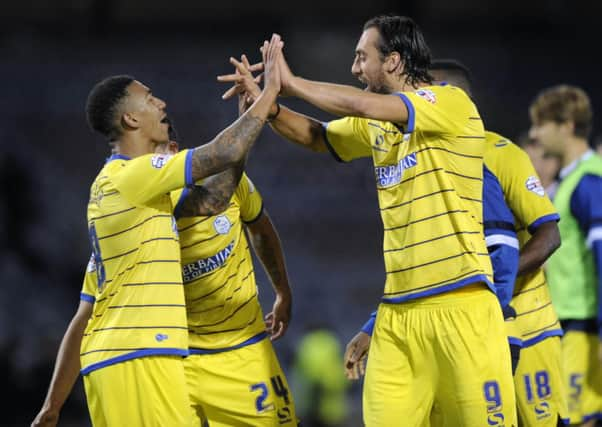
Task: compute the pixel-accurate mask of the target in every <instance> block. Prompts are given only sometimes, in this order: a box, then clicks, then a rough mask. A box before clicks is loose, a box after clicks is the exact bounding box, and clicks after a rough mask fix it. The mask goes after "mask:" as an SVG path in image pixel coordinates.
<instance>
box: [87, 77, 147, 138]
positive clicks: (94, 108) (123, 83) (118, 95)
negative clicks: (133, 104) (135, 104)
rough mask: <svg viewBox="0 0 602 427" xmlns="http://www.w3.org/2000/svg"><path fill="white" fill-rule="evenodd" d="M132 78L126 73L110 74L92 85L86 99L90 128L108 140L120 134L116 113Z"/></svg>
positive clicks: (125, 95) (126, 93)
mask: <svg viewBox="0 0 602 427" xmlns="http://www.w3.org/2000/svg"><path fill="white" fill-rule="evenodd" d="M134 80H135V79H134V77H132V76H127V75H119V76H110V77H107V78H105V79H103V80H101V81H100V82H98V83H96V85H94V87H93V88H92V90H91V91H90V93H89V95H88V99H87V101H86V118H87V120H88V125H89V126H90V128H91V129H92V130H95V131H97V132H99V133H100V134H102V135H103V136H105V137H107V138H108V139H109V140H112V139H115V138H118V137H119V136H120V135H121V129H120V128H119V126H118V125H117V123H118V121H117V117H116V115H117V112H118V110H119V106H120V105H121V103H122V102H123V100H124V98H126V97H127V95H128V92H127V88H128V86H129V85H130V84H131V83H132V82H133V81H134Z"/></svg>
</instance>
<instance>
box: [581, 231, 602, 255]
mask: <svg viewBox="0 0 602 427" xmlns="http://www.w3.org/2000/svg"><path fill="white" fill-rule="evenodd" d="M598 240H602V226H597V227H594V228H590V229H589V233H587V239H586V241H585V244H586V245H587V247H588V248H590V249H591V248H592V246H593V245H594V242H597V241H598Z"/></svg>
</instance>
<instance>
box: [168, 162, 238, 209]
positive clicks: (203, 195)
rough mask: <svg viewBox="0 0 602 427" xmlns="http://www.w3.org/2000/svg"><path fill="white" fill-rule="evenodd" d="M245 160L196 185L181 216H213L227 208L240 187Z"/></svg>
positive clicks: (185, 202) (184, 205) (184, 204)
mask: <svg viewBox="0 0 602 427" xmlns="http://www.w3.org/2000/svg"><path fill="white" fill-rule="evenodd" d="M244 165H245V162H240V163H239V164H237V165H236V166H235V167H232V168H229V169H226V170H225V171H223V172H220V173H218V174H217V175H213V176H211V177H209V178H207V179H206V180H205V181H204V182H203V183H202V185H195V186H194V188H192V190H191V191H190V193H189V194H188V196H187V197H186V199H185V200H184V203H183V205H182V208H181V210H180V216H181V217H190V216H211V215H217V214H219V213H221V212H223V211H224V210H226V209H227V208H228V206H229V204H230V199H231V198H232V195H233V194H234V191H236V188H237V187H238V183H239V181H240V177H241V176H242V172H243V169H244Z"/></svg>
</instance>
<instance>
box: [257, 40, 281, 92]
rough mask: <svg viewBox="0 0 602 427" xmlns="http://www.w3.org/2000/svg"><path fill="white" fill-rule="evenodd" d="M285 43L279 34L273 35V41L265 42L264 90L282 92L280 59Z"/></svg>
mask: <svg viewBox="0 0 602 427" xmlns="http://www.w3.org/2000/svg"><path fill="white" fill-rule="evenodd" d="M283 46H284V42H283V41H282V40H281V39H280V36H279V35H278V34H273V35H272V39H271V40H270V42H269V43H268V41H267V40H266V41H264V42H263V46H262V49H261V54H262V56H263V68H264V73H265V86H264V90H267V89H273V90H276V91H277V92H280V88H281V83H280V65H279V64H280V58H281V57H282V47H283Z"/></svg>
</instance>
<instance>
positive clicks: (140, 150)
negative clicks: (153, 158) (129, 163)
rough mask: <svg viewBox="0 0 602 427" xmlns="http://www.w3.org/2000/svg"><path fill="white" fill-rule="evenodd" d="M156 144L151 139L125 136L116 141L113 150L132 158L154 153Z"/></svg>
mask: <svg viewBox="0 0 602 427" xmlns="http://www.w3.org/2000/svg"><path fill="white" fill-rule="evenodd" d="M154 151H155V144H153V142H152V141H150V140H141V139H140V138H135V137H128V136H124V137H122V138H121V139H119V140H117V141H115V144H114V146H113V152H114V153H115V154H121V155H123V156H127V157H129V158H130V159H134V158H136V157H140V156H144V155H146V154H151V153H154Z"/></svg>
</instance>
